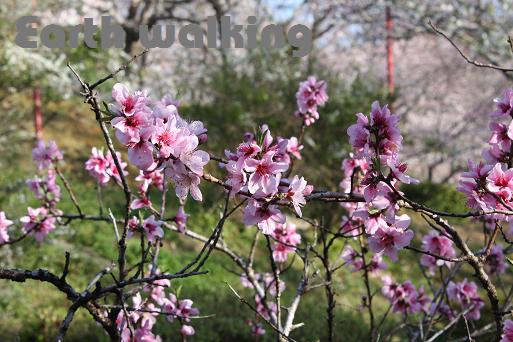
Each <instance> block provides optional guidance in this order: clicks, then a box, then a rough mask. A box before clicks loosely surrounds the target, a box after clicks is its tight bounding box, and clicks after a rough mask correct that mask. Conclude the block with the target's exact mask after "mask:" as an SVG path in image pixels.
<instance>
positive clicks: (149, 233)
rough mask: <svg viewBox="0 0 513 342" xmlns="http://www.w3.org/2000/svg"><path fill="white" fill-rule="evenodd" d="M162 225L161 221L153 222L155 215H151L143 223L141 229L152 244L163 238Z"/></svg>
mask: <svg viewBox="0 0 513 342" xmlns="http://www.w3.org/2000/svg"><path fill="white" fill-rule="evenodd" d="M162 224H163V222H162V221H159V220H155V215H151V216H150V217H148V218H146V219H145V220H144V221H143V223H142V228H143V231H144V233H145V235H146V238H147V239H148V241H150V242H151V243H154V242H155V240H156V239H157V238H159V239H161V238H162V237H163V236H164V230H162V227H161V226H162Z"/></svg>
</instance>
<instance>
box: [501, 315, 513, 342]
mask: <svg viewBox="0 0 513 342" xmlns="http://www.w3.org/2000/svg"><path fill="white" fill-rule="evenodd" d="M500 342H513V321H512V320H510V319H507V320H505V321H504V328H503V330H502V336H501V340H500Z"/></svg>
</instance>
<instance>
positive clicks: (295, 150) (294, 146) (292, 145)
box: [287, 137, 304, 159]
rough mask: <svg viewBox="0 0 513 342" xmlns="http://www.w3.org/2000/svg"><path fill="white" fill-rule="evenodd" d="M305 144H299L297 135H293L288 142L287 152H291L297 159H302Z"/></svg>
mask: <svg viewBox="0 0 513 342" xmlns="http://www.w3.org/2000/svg"><path fill="white" fill-rule="evenodd" d="M303 148H304V146H303V145H299V140H298V139H297V138H296V137H291V138H290V139H288V142H287V153H290V154H291V155H293V156H294V157H296V158H297V159H301V150H302V149H303Z"/></svg>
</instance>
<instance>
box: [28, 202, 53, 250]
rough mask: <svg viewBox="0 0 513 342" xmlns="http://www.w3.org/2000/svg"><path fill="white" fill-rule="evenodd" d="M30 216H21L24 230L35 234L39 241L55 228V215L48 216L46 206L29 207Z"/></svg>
mask: <svg viewBox="0 0 513 342" xmlns="http://www.w3.org/2000/svg"><path fill="white" fill-rule="evenodd" d="M27 210H28V216H23V217H21V218H20V222H22V223H23V231H24V232H25V233H26V234H30V235H33V236H34V237H35V239H36V240H37V241H39V242H41V241H43V239H44V238H45V237H46V236H47V235H48V234H49V233H50V232H51V231H52V230H54V229H55V217H53V216H48V211H47V210H46V209H45V208H44V207H41V208H36V209H33V208H31V207H28V208H27Z"/></svg>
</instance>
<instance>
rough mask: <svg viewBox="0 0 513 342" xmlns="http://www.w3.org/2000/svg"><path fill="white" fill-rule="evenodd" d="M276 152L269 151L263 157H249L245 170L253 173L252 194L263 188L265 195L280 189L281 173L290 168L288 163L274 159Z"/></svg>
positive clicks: (249, 183) (250, 189)
mask: <svg viewBox="0 0 513 342" xmlns="http://www.w3.org/2000/svg"><path fill="white" fill-rule="evenodd" d="M274 154H275V153H274V152H267V153H266V154H265V155H264V156H263V157H262V159H260V160H256V159H253V158H249V159H247V160H246V167H245V170H246V171H247V172H250V173H251V176H249V180H248V190H249V192H251V193H252V194H254V193H256V192H257V191H259V190H261V191H262V192H263V193H264V194H265V195H271V194H273V193H275V192H277V191H278V185H279V181H280V177H279V175H280V173H281V172H284V171H286V170H287V169H288V164H286V163H280V162H275V161H273V157H274Z"/></svg>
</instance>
